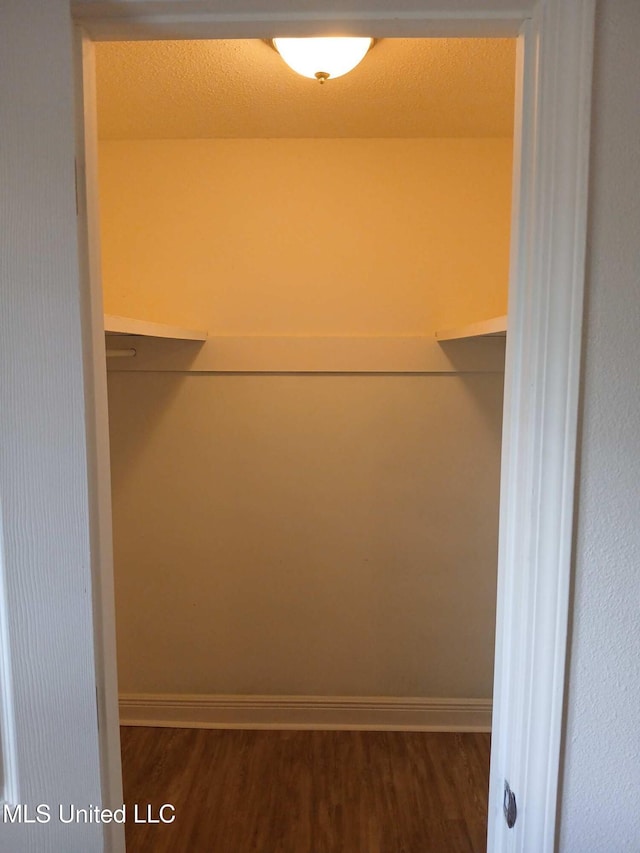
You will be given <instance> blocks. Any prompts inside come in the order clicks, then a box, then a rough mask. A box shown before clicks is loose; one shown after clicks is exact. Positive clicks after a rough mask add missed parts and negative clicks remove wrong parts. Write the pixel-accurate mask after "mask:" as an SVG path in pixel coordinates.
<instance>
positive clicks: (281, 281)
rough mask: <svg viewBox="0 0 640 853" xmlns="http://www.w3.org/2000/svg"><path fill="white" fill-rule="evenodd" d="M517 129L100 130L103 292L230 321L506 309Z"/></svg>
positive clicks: (259, 327)
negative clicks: (157, 136)
mask: <svg viewBox="0 0 640 853" xmlns="http://www.w3.org/2000/svg"><path fill="white" fill-rule="evenodd" d="M511 146H512V143H511V140H507V139H450V140H445V139H417V140H416V139H411V140H400V139H396V140H394V139H378V140H375V139H374V140H372V139H319V140H316V139H303V140H297V139H279V140H273V139H232V140H228V139H224V140H162V141H143V142H103V143H101V145H100V176H101V182H100V191H101V205H102V212H103V229H102V234H103V242H104V281H105V308H106V310H107V312H108V313H110V314H124V315H126V316H134V317H138V316H141V317H145V318H146V319H149V320H157V321H160V322H170V323H179V324H183V325H186V326H192V327H193V326H195V327H197V328H201V327H204V328H207V329H208V330H209V332H210V333H212V334H222V335H252V334H265V335H352V334H353V335H420V334H425V333H432V332H433V331H434V330H435V329H436V328H440V327H447V326H451V325H458V324H460V323H466V322H473V321H474V320H478V319H483V318H484V317H491V316H494V315H497V314H503V313H504V312H505V307H506V299H507V295H506V294H507V276H508V255H509V247H508V235H509V216H510V191H511V190H510V186H511Z"/></svg>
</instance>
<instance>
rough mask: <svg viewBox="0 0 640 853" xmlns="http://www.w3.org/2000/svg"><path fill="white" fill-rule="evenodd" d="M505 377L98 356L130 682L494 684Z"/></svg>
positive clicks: (336, 689) (214, 686)
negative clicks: (267, 370) (241, 369)
mask: <svg viewBox="0 0 640 853" xmlns="http://www.w3.org/2000/svg"><path fill="white" fill-rule="evenodd" d="M480 346H482V344H480ZM502 380H503V376H502V374H495V373H494V374H476V375H465V376H460V375H456V374H448V375H440V376H438V375H435V376H434V375H430V376H429V375H428V376H353V375H343V376H322V375H318V376H304V375H298V376H293V375H290V376H264V375H261V376H234V375H229V376H212V375H206V374H191V375H180V374H173V373H143V372H123V373H111V374H110V375H109V404H110V420H111V441H112V466H113V500H114V536H115V538H114V542H115V566H116V593H117V608H116V612H117V620H118V653H119V679H120V688H121V691H122V692H124V693H151V694H162V693H168V694H172V693H173V694H185V693H186V694H189V693H199V694H208V693H221V694H270V695H282V694H284V695H320V696H334V695H338V696H340V695H343V696H344V695H346V696H417V697H452V698H453V697H455V698H474V699H475V698H490V697H491V686H492V669H493V666H492V665H493V635H494V623H495V578H496V564H497V530H498V521H497V513H498V487H499V466H500V431H501V421H502V417H501V415H502Z"/></svg>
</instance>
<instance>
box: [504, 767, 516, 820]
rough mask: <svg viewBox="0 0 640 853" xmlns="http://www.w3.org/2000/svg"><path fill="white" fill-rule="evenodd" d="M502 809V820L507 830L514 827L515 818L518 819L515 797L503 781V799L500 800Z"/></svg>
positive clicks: (507, 784)
mask: <svg viewBox="0 0 640 853" xmlns="http://www.w3.org/2000/svg"><path fill="white" fill-rule="evenodd" d="M502 808H503V811H504V819H505V820H506V822H507V826H508V827H509V829H513V827H514V826H515V822H516V818H517V817H518V807H517V805H516V795H515V794H514V793H513V791H512V790H511V787H510V786H509V783H508V782H507V780H506V779H505V781H504V798H503V800H502Z"/></svg>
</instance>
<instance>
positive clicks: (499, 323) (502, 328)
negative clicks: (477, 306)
mask: <svg viewBox="0 0 640 853" xmlns="http://www.w3.org/2000/svg"><path fill="white" fill-rule="evenodd" d="M506 334H507V315H506V314H502V315H501V316H500V317H491V319H489V320H481V321H480V322H479V323H469V324H468V325H467V326H459V327H458V328H457V329H440V330H438V331H437V332H436V339H437V340H439V341H455V340H461V339H463V338H482V337H504V336H505V335H506Z"/></svg>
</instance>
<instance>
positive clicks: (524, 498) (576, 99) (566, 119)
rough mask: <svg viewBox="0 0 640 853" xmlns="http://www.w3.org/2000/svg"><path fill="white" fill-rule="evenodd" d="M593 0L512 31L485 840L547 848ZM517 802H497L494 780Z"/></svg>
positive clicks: (496, 852) (572, 449) (567, 543)
mask: <svg viewBox="0 0 640 853" xmlns="http://www.w3.org/2000/svg"><path fill="white" fill-rule="evenodd" d="M594 5H595V4H594V0H542V2H541V3H540V6H539V9H538V13H537V14H536V16H535V18H534V20H533V21H532V22H531V23H530V24H528V25H527V26H526V28H525V35H524V44H523V43H522V42H521V44H520V66H521V79H520V86H519V88H520V91H521V92H522V97H521V98H520V99H519V100H520V102H521V104H522V105H523V110H522V113H521V115H520V116H519V133H518V139H519V144H518V143H517V144H516V155H517V156H516V180H515V181H514V187H515V189H516V194H515V203H514V228H513V234H512V247H513V253H512V264H511V284H510V301H509V335H508V338H507V358H506V365H507V366H506V381H505V420H504V426H503V435H504V442H503V457H502V485H501V489H502V491H501V494H502V500H501V505H500V549H499V568H498V610H497V625H496V627H497V633H496V658H495V673H496V677H495V688H494V707H495V716H494V728H495V732H496V736H495V737H494V739H493V743H492V756H491V784H490V815H489V838H488V849H489V850H490V851H492V853H502V851H518V853H552V851H553V850H554V849H555V833H556V821H557V814H556V812H557V797H558V775H559V761H560V741H561V733H562V711H563V702H564V682H565V657H566V648H567V626H568V595H569V585H570V577H571V555H572V541H573V490H574V476H575V457H576V434H577V410H578V390H579V380H580V343H581V331H582V307H583V290H584V259H585V243H586V213H587V174H588V154H589V128H590V103H591V67H592V54H593V26H594ZM505 779H507V780H508V781H509V783H510V785H511V787H512V789H513V790H514V791H515V792H516V796H517V799H518V800H519V802H520V803H521V808H520V814H519V816H518V820H517V822H516V825H515V827H514V829H513V830H508V829H506V828H505V822H504V820H503V819H502V815H501V800H502V793H503V785H504V780H505Z"/></svg>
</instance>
